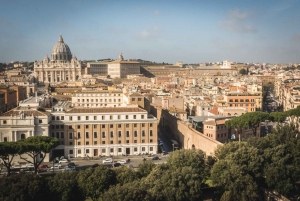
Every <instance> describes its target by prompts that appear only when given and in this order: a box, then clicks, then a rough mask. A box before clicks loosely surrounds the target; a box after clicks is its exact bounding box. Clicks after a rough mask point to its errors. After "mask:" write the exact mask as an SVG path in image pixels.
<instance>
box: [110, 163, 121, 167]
mask: <svg viewBox="0 0 300 201" xmlns="http://www.w3.org/2000/svg"><path fill="white" fill-rule="evenodd" d="M119 166H121V163H114V164H113V165H112V167H119Z"/></svg>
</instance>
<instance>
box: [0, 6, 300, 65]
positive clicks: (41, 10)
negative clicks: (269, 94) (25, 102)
mask: <svg viewBox="0 0 300 201" xmlns="http://www.w3.org/2000/svg"><path fill="white" fill-rule="evenodd" d="M0 8H1V12H0V47H1V48H0V62H9V61H34V60H42V59H43V57H44V56H45V55H48V56H50V55H51V51H52V48H53V46H54V45H55V44H56V43H57V41H58V38H59V35H60V34H62V36H63V38H64V41H65V43H66V44H68V45H69V47H70V49H71V51H72V54H75V55H76V56H77V58H78V59H80V60H89V59H95V60H96V59H103V58H113V59H116V58H117V57H118V55H119V54H120V53H122V54H123V56H124V58H125V59H145V60H151V61H156V62H169V63H175V62H176V61H182V62H183V63H202V62H217V61H223V60H229V61H236V62H267V63H296V62H298V63H300V51H299V50H300V23H299V21H300V1H298V0H297V1H296V0H295V1H290V0H282V1H277V0H272V1H271V0H270V1H269V0H263V1H262V0H259V1H258V0H252V1H250V0H249V1H248V0H219V1H217V0H195V1H193V0H180V1H179V0H173V1H171V0H157V1H156V0H122V1H100V0H82V1H75V0H73V1H71V0H60V1H58V0H51V1H42V0H41V1H38V0H36V1H30V0H26V1H23V0H19V1H14V0H0Z"/></svg>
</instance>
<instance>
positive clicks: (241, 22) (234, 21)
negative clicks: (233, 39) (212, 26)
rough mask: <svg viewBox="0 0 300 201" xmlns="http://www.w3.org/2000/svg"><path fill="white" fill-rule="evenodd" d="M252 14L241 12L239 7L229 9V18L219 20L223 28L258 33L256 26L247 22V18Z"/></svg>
mask: <svg viewBox="0 0 300 201" xmlns="http://www.w3.org/2000/svg"><path fill="white" fill-rule="evenodd" d="M251 16H252V15H251V13H248V12H241V11H240V10H239V9H235V10H230V11H228V15H227V18H226V19H225V20H223V21H220V22H219V26H220V27H221V28H222V29H227V30H229V31H233V32H239V33H256V32H257V29H256V27H254V26H253V25H251V24H248V23H247V20H248V19H249V18H251Z"/></svg>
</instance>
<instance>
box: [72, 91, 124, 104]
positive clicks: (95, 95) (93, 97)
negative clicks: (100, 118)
mask: <svg viewBox="0 0 300 201" xmlns="http://www.w3.org/2000/svg"><path fill="white" fill-rule="evenodd" d="M72 105H73V106H75V107H77V106H80V107H99V108H100V107H122V106H125V105H126V104H124V103H123V91H122V90H86V91H78V92H74V93H73V95H72Z"/></svg>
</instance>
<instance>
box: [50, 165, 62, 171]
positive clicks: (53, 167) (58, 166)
mask: <svg viewBox="0 0 300 201" xmlns="http://www.w3.org/2000/svg"><path fill="white" fill-rule="evenodd" d="M60 168H61V164H55V165H54V166H51V168H50V169H51V170H53V169H60Z"/></svg>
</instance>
